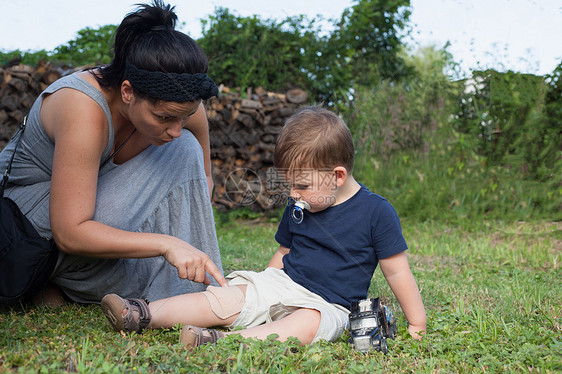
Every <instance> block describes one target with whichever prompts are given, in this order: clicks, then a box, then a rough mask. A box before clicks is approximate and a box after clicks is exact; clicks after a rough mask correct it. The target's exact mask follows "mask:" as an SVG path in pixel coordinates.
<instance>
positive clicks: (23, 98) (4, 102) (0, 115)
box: [0, 62, 63, 148]
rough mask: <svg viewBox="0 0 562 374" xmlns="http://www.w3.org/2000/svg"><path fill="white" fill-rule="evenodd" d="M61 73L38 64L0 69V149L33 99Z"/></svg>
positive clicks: (58, 70)
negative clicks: (35, 65)
mask: <svg viewBox="0 0 562 374" xmlns="http://www.w3.org/2000/svg"><path fill="white" fill-rule="evenodd" d="M62 74H63V70H62V69H61V68H57V67H54V66H52V65H50V64H48V63H44V62H41V63H39V65H38V66H37V67H34V66H29V65H23V64H16V65H13V66H0V148H4V146H5V145H6V143H7V142H8V141H9V140H10V138H11V137H12V135H13V134H14V133H15V132H16V130H17V128H18V126H19V124H20V123H21V122H22V120H23V117H24V116H25V115H26V114H27V112H28V111H29V109H31V105H32V104H33V102H34V101H35V99H36V98H37V96H38V95H39V94H40V93H41V91H43V90H44V89H45V88H46V87H47V86H48V85H49V84H51V83H53V82H54V81H56V80H57V79H59V78H60V77H61V76H62Z"/></svg>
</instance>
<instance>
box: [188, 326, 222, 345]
mask: <svg viewBox="0 0 562 374" xmlns="http://www.w3.org/2000/svg"><path fill="white" fill-rule="evenodd" d="M225 336H226V334H225V333H224V332H222V331H218V330H212V329H205V328H201V327H195V326H191V325H185V326H184V327H183V328H182V329H181V334H180V343H182V344H183V345H185V346H186V347H188V348H190V349H193V348H196V347H199V346H200V345H203V344H207V343H211V344H214V343H216V342H217V340H219V339H221V338H224V337H225Z"/></svg>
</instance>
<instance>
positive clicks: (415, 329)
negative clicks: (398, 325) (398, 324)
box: [408, 324, 426, 340]
mask: <svg viewBox="0 0 562 374" xmlns="http://www.w3.org/2000/svg"><path fill="white" fill-rule="evenodd" d="M425 329H426V327H425V326H416V325H412V324H410V325H409V326H408V332H409V333H410V335H411V336H412V338H414V339H416V340H422V338H423V334H424V333H425Z"/></svg>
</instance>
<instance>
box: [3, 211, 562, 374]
mask: <svg viewBox="0 0 562 374" xmlns="http://www.w3.org/2000/svg"><path fill="white" fill-rule="evenodd" d="M252 218H253V219H252V220H241V219H237V220H229V219H221V218H219V219H218V220H217V221H218V222H219V224H218V228H217V229H218V236H219V241H220V245H221V248H222V253H223V262H224V268H225V271H227V272H228V271H230V270H234V269H240V268H249V269H255V270H259V269H261V268H263V267H264V266H265V265H266V264H267V262H268V261H269V258H270V256H271V254H272V253H273V251H274V250H275V249H276V244H275V242H274V240H273V235H274V233H275V227H276V223H275V222H274V221H275V219H274V218H273V219H271V218H270V219H264V218H262V219H259V217H258V216H253V217H252ZM402 223H403V229H404V233H405V236H406V239H407V241H408V243H409V246H410V250H409V253H408V256H409V259H410V264H411V267H412V271H413V273H414V275H415V277H416V279H417V281H418V284H419V286H420V289H421V293H422V297H423V299H424V302H425V305H426V309H427V313H428V318H429V321H428V332H427V335H426V337H425V338H424V340H423V341H422V342H418V341H415V340H413V339H411V338H410V337H409V336H408V334H407V331H406V323H405V320H404V317H403V315H402V313H401V310H400V309H399V306H398V305H397V302H396V300H395V298H394V296H393V295H392V293H391V291H390V289H389V287H388V285H387V284H386V282H385V280H384V278H383V277H382V274H381V273H380V271H379V270H377V271H376V272H375V276H374V277H373V281H372V286H371V289H370V295H371V296H373V297H375V296H381V298H382V299H383V301H384V303H386V304H387V305H390V306H391V308H392V310H393V311H394V313H395V314H396V315H397V317H398V331H399V336H398V338H397V339H396V340H394V341H389V353H388V354H387V355H384V354H381V353H378V352H372V353H369V354H360V353H358V352H356V351H354V350H353V349H352V348H351V347H350V346H349V345H348V344H347V342H346V341H347V337H346V336H342V337H341V339H340V340H339V341H337V342H334V343H326V342H321V343H319V344H315V345H312V346H305V347H300V346H299V345H298V344H297V343H296V342H295V341H290V342H287V343H280V342H278V341H275V340H274V339H270V340H267V341H263V342H261V341H252V340H244V339H241V338H239V337H235V336H234V337H229V338H226V339H224V340H222V341H220V342H219V343H218V344H216V345H212V346H204V347H200V348H198V349H196V350H195V351H192V352H189V351H186V350H185V349H183V348H182V346H181V345H180V344H178V339H179V329H178V328H173V329H170V330H159V331H147V332H145V333H144V334H142V335H136V334H134V335H130V336H125V335H120V334H118V333H115V332H114V331H112V330H111V329H110V327H109V324H108V323H107V322H106V320H105V317H104V316H103V314H102V313H101V310H100V309H99V307H97V306H94V305H90V306H79V305H67V306H64V307H62V308H58V309H53V308H47V307H31V306H18V307H15V308H13V309H2V310H1V311H0V372H49V373H50V372H62V371H69V372H88V373H92V372H100V373H111V372H115V373H117V372H119V373H120V372H135V371H138V372H150V373H154V372H229V373H236V372H240V373H242V372H243V373H245V372H271V373H278V372H294V373H297V372H298V373H300V372H321V373H335V372H350V373H355V372H357V373H360V372H387V373H388V372H392V373H395V372H396V373H412V372H415V373H435V372H438V373H457V372H461V373H469V372H470V373H471V372H481V373H484V372H485V373H490V372H521V373H523V372H524V373H528V372H539V373H559V372H561V371H562V342H561V332H562V315H561V314H562V286H561V285H562V274H561V271H560V260H561V259H560V253H561V251H562V224H561V223H560V222H558V223H549V224H546V223H529V222H519V223H509V224H504V223H499V222H495V221H494V222H481V223H468V222H465V225H464V226H460V225H456V226H453V225H450V224H448V225H446V224H441V223H432V224H429V223H424V224H422V223H415V222H410V221H409V220H407V219H406V220H404V221H403V222H402Z"/></svg>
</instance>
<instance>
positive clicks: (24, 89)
mask: <svg viewBox="0 0 562 374" xmlns="http://www.w3.org/2000/svg"><path fill="white" fill-rule="evenodd" d="M76 70H78V69H71V70H63V69H62V68H58V67H54V66H52V65H50V64H49V63H41V64H39V65H38V66H37V67H32V66H28V65H22V64H17V65H13V66H4V67H0V149H2V148H3V147H4V146H5V145H6V143H7V142H8V141H9V139H10V138H11V137H12V135H13V134H14V133H15V132H16V130H17V127H18V125H19V124H20V123H21V122H22V120H23V117H24V116H25V115H26V114H27V113H28V111H29V109H31V106H32V104H33V102H34V101H35V99H36V98H37V96H38V95H39V94H40V93H41V92H42V91H43V90H44V89H45V88H46V87H47V86H48V85H49V84H51V83H53V82H54V81H55V80H57V79H58V78H60V77H61V76H63V75H65V74H68V73H71V72H73V71H76ZM306 101H307V95H306V92H305V91H303V90H301V89H293V90H289V91H288V92H286V93H284V94H281V93H273V92H267V91H266V90H265V89H263V88H261V87H258V88H256V89H248V90H246V91H245V92H243V93H242V92H240V90H230V89H229V88H228V87H223V86H221V87H220V94H219V96H218V97H215V98H212V99H209V100H207V102H206V103H205V104H206V108H207V116H208V118H209V131H210V139H211V161H212V170H213V180H214V183H215V191H214V194H213V204H214V206H215V207H216V208H217V209H219V210H229V209H233V208H237V207H241V206H249V207H251V208H252V209H255V210H267V209H271V208H276V207H279V206H282V205H284V204H285V203H286V197H287V194H286V189H285V188H284V184H283V183H282V180H281V179H280V178H279V176H278V175H277V174H276V173H275V171H274V169H273V150H274V147H275V140H276V138H277V135H278V134H279V131H280V130H281V127H283V124H284V122H285V120H286V119H287V117H289V116H290V115H291V114H293V113H294V112H295V110H296V109H297V108H298V106H300V105H301V104H304V103H305V102H306Z"/></svg>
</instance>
